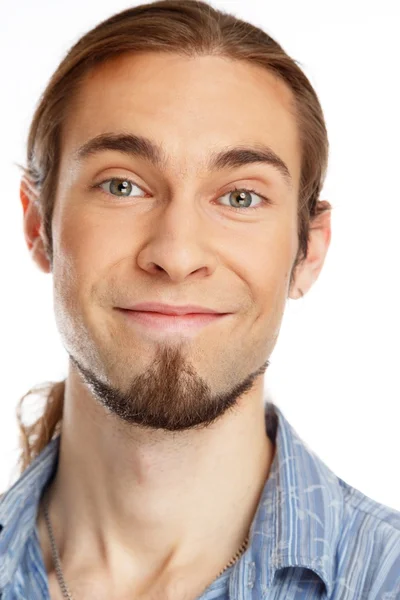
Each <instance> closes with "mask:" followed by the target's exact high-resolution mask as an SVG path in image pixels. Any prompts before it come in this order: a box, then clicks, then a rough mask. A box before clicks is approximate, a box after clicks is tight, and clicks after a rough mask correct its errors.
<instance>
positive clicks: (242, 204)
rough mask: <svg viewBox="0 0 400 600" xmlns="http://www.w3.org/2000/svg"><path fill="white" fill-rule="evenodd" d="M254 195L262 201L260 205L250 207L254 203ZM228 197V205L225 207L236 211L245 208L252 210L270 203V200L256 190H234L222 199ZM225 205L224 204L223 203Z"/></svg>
mask: <svg viewBox="0 0 400 600" xmlns="http://www.w3.org/2000/svg"><path fill="white" fill-rule="evenodd" d="M252 194H255V195H256V196H258V198H259V199H260V201H259V203H258V204H257V205H256V206H250V204H251V203H252V201H253V200H252ZM225 197H228V203H227V204H225V206H228V207H229V208H232V209H234V210H242V209H244V208H248V209H250V210H253V209H256V208H259V206H260V205H263V204H265V203H266V202H268V199H267V198H265V197H264V196H262V195H261V194H258V193H257V192H256V191H255V190H252V189H247V188H234V189H233V190H231V191H230V192H228V193H227V194H224V196H221V198H225ZM223 204H224V203H223Z"/></svg>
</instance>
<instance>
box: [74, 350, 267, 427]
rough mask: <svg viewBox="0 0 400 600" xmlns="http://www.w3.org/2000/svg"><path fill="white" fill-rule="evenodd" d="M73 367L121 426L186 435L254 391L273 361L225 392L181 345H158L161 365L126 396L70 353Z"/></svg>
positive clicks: (139, 377) (144, 375) (133, 385)
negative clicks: (200, 372) (200, 370)
mask: <svg viewBox="0 0 400 600" xmlns="http://www.w3.org/2000/svg"><path fill="white" fill-rule="evenodd" d="M69 357H70V359H71V361H72V363H73V364H74V365H75V367H76V369H77V371H78V373H79V374H80V376H81V377H82V379H83V381H84V383H85V384H86V385H87V387H88V388H89V390H90V391H91V393H92V394H93V396H94V397H95V399H97V401H99V402H100V403H101V405H102V406H104V407H105V408H106V409H107V410H108V411H109V413H111V414H113V415H115V416H116V417H117V418H118V419H119V420H120V421H122V422H124V423H128V424H135V425H140V426H141V427H143V428H146V429H152V430H156V429H158V430H165V431H186V430H192V429H202V428H205V427H208V426H209V425H211V424H212V423H214V422H215V421H217V420H218V419H219V418H220V417H222V415H224V414H225V413H226V412H227V411H228V410H232V409H234V408H235V407H236V405H237V403H238V400H239V399H240V398H241V397H242V396H243V395H244V394H245V393H246V392H248V391H250V390H251V389H252V388H253V386H254V383H255V381H256V380H257V378H258V377H260V376H262V375H263V374H264V373H265V371H266V369H267V367H268V366H269V361H268V360H267V361H265V363H264V364H262V365H261V367H259V368H258V369H257V370H255V371H253V372H251V373H249V374H248V375H247V376H246V377H244V378H242V380H241V381H239V382H238V383H236V384H235V385H232V387H230V388H229V389H227V390H225V391H224V392H221V393H214V394H213V393H212V390H211V387H210V385H209V384H208V383H207V382H206V381H205V380H204V379H203V378H202V377H200V376H199V375H198V373H197V372H196V370H195V369H194V368H193V366H192V364H191V363H190V362H189V361H187V360H186V358H185V355H184V353H183V351H182V349H181V348H180V347H179V346H173V347H171V346H165V345H164V346H162V345H160V346H158V347H157V351H156V357H155V360H154V361H153V362H152V364H151V365H150V366H149V367H148V368H147V369H146V370H145V371H144V372H143V373H141V374H139V375H135V376H134V377H133V379H132V380H131V382H130V384H129V386H128V388H127V390H126V391H123V390H121V389H119V388H118V387H116V386H113V385H112V384H110V383H105V382H104V381H103V380H102V379H100V377H98V375H96V373H95V372H94V371H92V370H90V369H88V368H86V367H85V366H84V365H82V364H81V362H80V361H78V360H77V359H76V358H75V357H74V356H72V355H71V354H70V353H69Z"/></svg>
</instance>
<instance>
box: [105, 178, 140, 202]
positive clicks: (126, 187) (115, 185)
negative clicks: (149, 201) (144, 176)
mask: <svg viewBox="0 0 400 600" xmlns="http://www.w3.org/2000/svg"><path fill="white" fill-rule="evenodd" d="M98 187H100V188H102V189H103V190H104V191H105V192H108V193H109V194H112V195H113V196H119V197H120V198H132V197H135V195H137V194H131V192H132V191H134V189H135V188H136V189H138V190H140V191H142V192H143V190H142V189H141V188H140V187H139V186H138V185H136V184H135V183H134V182H133V181H131V179H128V178H127V177H124V178H123V179H120V178H118V177H112V178H111V179H106V180H105V181H102V182H101V183H99V184H98ZM143 193H144V192H143Z"/></svg>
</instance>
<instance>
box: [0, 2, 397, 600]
mask: <svg viewBox="0 0 400 600" xmlns="http://www.w3.org/2000/svg"><path fill="white" fill-rule="evenodd" d="M152 6H153V9H152V8H151V7H152ZM147 9H148V12H146V9H145V7H144V6H143V7H137V8H136V9H132V10H131V11H126V13H124V16H123V17H122V16H118V15H117V16H116V17H115V20H114V21H113V20H112V19H110V21H109V22H108V24H106V25H103V26H100V28H99V29H97V30H95V31H94V32H92V34H91V36H89V37H85V38H84V39H83V40H82V41H81V42H80V45H78V46H76V47H75V49H74V51H73V52H72V54H71V55H70V56H69V57H67V59H65V60H66V62H64V63H63V65H62V66H61V67H60V69H59V71H58V74H57V75H56V76H55V77H54V78H53V79H52V82H51V84H50V88H49V89H48V90H47V92H46V94H45V95H44V98H43V100H42V104H41V105H40V107H39V109H38V112H37V114H36V117H35V120H34V125H33V126H32V128H31V134H30V151H29V152H28V160H29V161H31V164H30V166H29V169H28V170H27V174H26V176H25V177H24V178H23V180H22V183H21V201H22V205H23V209H24V230H25V236H26V241H27V245H28V247H29V249H30V250H31V253H32V258H33V259H34V261H35V263H36V264H37V265H38V266H39V267H40V268H41V269H42V270H43V271H44V272H48V273H50V272H51V273H52V275H53V281H54V306H55V315H56V320H57V325H58V328H59V331H60V334H61V336H62V339H63V343H64V345H65V347H66V349H67V351H68V354H69V357H70V363H69V372H68V377H67V379H66V382H65V389H64V388H63V394H62V401H63V404H62V421H61V430H60V435H57V436H55V437H53V439H51V441H50V439H49V440H48V443H47V442H46V444H45V445H44V447H43V448H42V449H41V451H40V453H39V454H38V456H36V457H35V459H34V460H32V461H31V463H30V464H29V465H27V468H26V470H25V471H24V473H23V474H22V475H21V477H20V479H19V480H18V481H17V482H16V483H15V484H14V486H13V487H12V488H11V489H10V490H8V491H7V493H6V494H5V495H4V496H3V498H2V500H1V504H0V524H1V527H0V528H1V529H2V533H1V534H0V557H1V560H0V564H1V570H0V590H1V592H2V600H11V599H13V600H14V599H16V598H29V599H30V600H36V599H39V598H40V599H43V598H44V599H46V600H47V599H48V598H52V599H61V598H72V597H73V598H74V599H75V600H79V599H85V600H92V599H96V600H102V599H103V598H107V599H111V598H112V599H113V600H122V599H128V598H134V599H135V600H142V599H145V598H146V599H151V600H153V599H154V600H155V599H163V600H172V599H173V600H194V599H195V598H201V599H202V600H211V599H216V598H218V599H223V600H226V599H228V598H231V599H232V600H233V599H239V598H240V599H243V600H250V599H262V598H271V599H272V598H274V599H279V600H282V599H283V598H285V599H286V600H292V599H293V600H294V599H300V598H304V599H305V598H307V599H314V598H315V599H316V598H332V599H337V600H338V599H339V598H340V599H341V600H344V599H349V600H350V599H352V600H354V599H356V598H368V599H369V600H378V599H379V600H383V599H384V598H386V600H387V599H388V598H396V597H398V596H397V594H398V593H399V591H400V552H399V544H400V519H399V517H400V515H399V513H397V512H396V511H394V510H392V509H390V508H388V507H385V506H384V505H381V504H378V503H377V502H375V501H373V500H371V499H369V498H367V497H366V496H364V495H363V494H362V493H361V492H359V491H358V490H356V489H354V488H352V487H351V486H349V485H348V484H347V483H345V482H344V481H342V480H341V479H339V478H338V477H336V476H335V475H334V474H333V473H332V472H331V471H330V470H329V469H328V467H327V466H326V465H324V464H323V463H322V461H321V460H320V459H319V458H318V457H317V456H315V454H313V453H312V451H311V450H309V449H307V447H306V445H305V444H304V443H303V442H302V440H300V438H299V437H298V436H297V434H296V432H295V431H294V430H293V429H292V427H291V426H290V425H289V423H288V422H287V420H286V419H285V417H284V415H283V413H282V412H281V411H280V410H279V408H278V407H277V406H275V405H274V404H272V403H271V402H265V398H264V374H265V371H266V369H267V366H268V358H269V357H270V355H271V352H272V350H273V348H274V346H275V343H276V340H277V336H278V333H279V329H280V324H281V321H282V317H283V312H284V307H285V303H286V300H287V298H291V299H297V298H299V297H301V296H302V295H304V294H305V293H306V292H307V291H308V290H309V289H310V288H311V286H312V285H313V283H314V282H315V281H316V280H317V278H318V275H319V273H320V271H321V269H322V266H323V263H324V260H325V257H326V253H327V251H328V247H329V242H330V237H331V227H330V211H329V208H330V205H329V204H328V203H327V202H325V203H322V202H320V201H319V202H320V204H319V205H318V206H319V208H320V209H322V210H320V212H315V211H314V212H312V211H311V214H312V219H311V224H310V228H309V235H308V236H307V242H308V243H307V252H306V255H305V256H303V257H302V260H298V258H299V248H300V244H299V227H298V225H299V221H298V219H299V197H301V190H302V175H304V172H305V171H304V169H305V163H306V161H305V160H304V156H305V154H304V152H305V150H304V149H305V146H304V137H303V134H302V131H301V129H300V128H299V127H300V126H299V120H298V119H297V116H298V113H296V112H295V111H293V106H294V91H293V89H291V88H290V86H289V85H288V83H287V82H285V81H284V80H283V79H282V77H277V76H276V74H274V73H273V72H272V71H271V70H268V69H266V68H264V67H262V66H260V65H257V64H255V63H254V64H251V63H250V61H249V60H247V62H246V61H245V60H240V59H238V58H236V59H234V58H232V56H229V54H228V52H226V53H225V54H224V52H223V51H220V53H219V54H218V52H211V51H208V52H207V51H203V52H200V51H198V52H197V54H195V53H192V54H190V53H189V52H187V54H186V55H185V53H184V52H178V51H177V50H176V51H171V46H170V45H171V44H173V43H175V44H176V47H178V46H177V45H178V43H180V44H181V46H182V48H185V49H187V46H184V43H185V44H188V43H189V42H188V41H187V40H189V36H188V35H187V31H186V30H184V27H187V28H189V26H190V23H192V21H190V19H192V20H193V23H194V19H195V16H194V15H195V12H196V11H197V13H196V14H197V15H198V17H196V18H198V20H199V23H198V24H197V25H198V27H200V26H201V27H203V28H205V27H206V25H205V24H204V23H207V27H209V29H208V30H207V31H209V32H210V31H211V25H212V27H215V24H216V20H215V15H218V12H215V11H214V12H213V11H212V10H211V7H209V6H207V5H206V4H202V3H179V2H176V1H168V2H165V3H164V2H158V3H155V4H154V5H149V6H148V7H147ZM141 10H142V11H143V15H144V16H141V15H142V13H141V12H140V11H141ZM152 11H154V12H152ZM157 11H159V12H157ZM163 11H165V12H163ZM168 11H169V12H168ZM219 14H220V15H221V14H222V13H219ZM160 15H161V16H160ZM177 15H178V16H177ZM201 15H202V19H204V21H202V22H201V23H200V16H201ZM207 15H208V16H207ZM145 18H147V19H148V21H146V23H144V22H141V21H140V19H145ZM230 18H231V17H230ZM135 19H136V21H135ZM174 19H175V22H174V21H173V20H174ZM206 19H208V21H207V20H206ZM213 19H214V20H213ZM231 19H232V18H231ZM135 23H136V25H137V30H134V29H132V30H131V33H132V34H131V35H130V36H127V37H126V38H124V40H125V42H124V43H126V44H128V43H130V44H133V43H135V44H137V48H139V43H142V44H145V39H146V41H147V43H148V44H150V42H151V43H153V42H154V44H156V41H157V40H160V39H162V40H164V39H168V44H170V45H168V51H162V50H160V49H158V51H153V50H150V47H149V51H148V52H142V51H137V52H134V51H129V52H126V51H125V50H124V48H125V46H124V44H123V42H122V33H121V31H122V28H123V27H125V28H128V25H129V27H132V28H134V27H135V26H136V25H135ZM183 23H184V24H183ZM221 23H222V21H221ZM229 23H230V24H231V25H230V30H229V31H230V34H232V33H233V31H234V30H235V29H234V27H233V25H234V24H235V23H236V25H237V24H238V23H239V21H235V20H233V21H232V20H231V21H229ZM210 24H211V25H210ZM248 27H249V28H251V26H250V25H248ZM118 28H119V29H118ZM146 28H147V29H146ZM157 28H158V29H157ZM255 30H256V29H255V28H252V29H249V31H251V32H253V31H255ZM191 31H192V32H193V36H195V35H198V36H199V39H200V35H201V34H200V33H199V31H200V29H197V28H196V27H194V25H193V28H192V30H191ZM213 31H214V35H215V36H217V33H215V32H216V31H217V30H216V29H214V30H213ZM221 31H225V35H228V34H227V30H224V29H223V26H222V24H221V28H220V29H219V30H218V35H221ZM235 31H236V30H235ZM168 32H169V33H168ZM118 35H119V36H120V38H118V39H119V42H118V43H119V44H120V47H119V51H118V52H114V53H113V54H112V55H111V50H110V48H111V46H112V44H116V43H117V42H116V41H115V39H116V38H117V37H118ZM168 35H169V36H170V38H168ZM237 35H238V38H237V44H238V45H237V47H238V48H239V44H240V43H243V44H245V43H247V42H244V41H243V42H242V41H240V40H243V39H244V36H243V32H241V31H240V29H239V30H238V33H237ZM113 36H114V37H113ZM140 36H142V37H140ZM152 36H153V37H152ZM157 36H158V37H157ZM162 36H165V37H164V38H163V37H162ZM173 36H175V37H173ZM179 36H181V38H179ZM139 38H140V39H139ZM178 38H179V39H180V41H179V42H178V41H176V40H177V39H178ZM204 39H206V38H205V37H204V38H203V41H204ZM210 39H212V38H210ZM215 39H217V37H215ZM215 39H212V42H213V43H214V42H215ZM218 39H219V38H218ZM99 40H100V41H101V44H103V46H101V48H100V41H99ZM127 40H128V41H127ZM140 40H142V41H141V42H140ZM149 40H150V41H149ZM190 43H193V44H194V42H193V40H191V42H190ZM197 43H199V42H198V41H197ZM210 43H211V42H210ZM248 43H249V44H250V43H253V42H251V41H249V42H248ZM254 43H255V42H254ZM274 43H275V42H274ZM160 44H161V42H160ZM258 44H260V46H262V44H264V46H265V47H266V44H265V40H264V41H263V40H261V39H260V40H259V41H258ZM143 47H144V46H143ZM204 47H205V46H204ZM243 47H244V46H241V48H242V49H243ZM105 48H107V49H108V50H107V51H109V52H110V55H109V56H108V57H107V60H102V61H101V60H100V58H99V57H100V56H101V52H104V53H105V52H106V50H105ZM210 48H211V46H210ZM274 48H275V49H276V48H278V49H279V47H278V46H277V45H276V47H274ZM130 50H132V48H130ZM139 50H140V48H139ZM266 51H267V50H265V52H266ZM274 51H275V50H274ZM85 52H86V55H87V56H89V55H91V56H95V57H96V60H97V59H98V61H99V62H98V63H97V64H95V65H94V66H93V64H92V67H91V69H90V70H87V71H84V70H82V71H79V69H81V64H83V62H84V60H86V59H85ZM280 52H281V53H282V59H283V57H284V55H283V51H282V50H281V49H280ZM104 56H105V54H104ZM271 60H272V59H271ZM285 60H286V61H289V60H290V59H289V58H288V57H287V56H286V58H285ZM68 61H69V63H68ZM74 61H75V62H74ZM288 64H289V62H288ZM292 68H293V69H294V68H295V67H293V64H292ZM73 69H75V71H73ZM296 69H298V67H296ZM73 72H74V73H76V76H75V75H74V79H73V83H74V85H76V87H75V88H73V93H72V92H67V87H66V86H67V83H65V82H67V81H69V84H71V85H72V83H71V81H72V78H73V76H72V73H73ZM293 72H295V71H293ZM296 73H297V76H298V77H299V78H301V77H302V76H301V74H300V70H299V69H298V71H296ZM68 77H69V78H70V79H68ZM301 81H302V85H303V86H307V85H308V84H307V83H306V81H305V78H304V79H303V80H301ZM69 84H68V85H69ZM62 85H64V87H62ZM57 86H58V87H57ZM71 89H72V88H71ZM304 89H305V88H304ZM308 89H309V88H308ZM310 98H311V96H310ZM57 102H58V103H59V104H60V103H62V102H65V107H66V112H65V114H64V115H63V118H59V119H58V118H56V117H54V118H49V117H48V116H46V115H47V113H46V111H47V110H48V111H50V110H53V111H56V109H57V106H58V105H57ZM312 102H313V103H314V104H313V106H314V108H313V110H315V114H319V113H318V104H317V101H316V99H315V98H314V100H312ZM310 103H311V100H310ZM299 106H300V105H299ZM306 108H307V107H305V106H304V105H303V109H304V110H305V109H306ZM310 110H311V109H310ZM48 114H50V113H48ZM54 114H56V112H54ZM310 114H311V113H310ZM56 122H58V123H59V130H56V129H54V131H53V130H52V127H53V126H54V127H55V125H54V123H56ZM320 123H321V126H320V127H319V130H318V131H319V134H318V135H320V138H319V139H321V140H323V139H324V138H323V135H324V134H323V131H324V130H323V127H322V120H321V121H320ZM309 127H312V124H311V121H310V124H309ZM57 131H58V133H59V134H60V137H59V138H56V133H57ZM308 131H310V129H308ZM321 132H322V133H321ZM40 136H41V137H40ZM36 138H37V139H41V142H40V143H41V144H42V146H40V144H39V142H35V143H36V145H35V143H34V140H35V139H36ZM56 139H58V142H59V143H56V142H55V140H56ZM315 139H318V136H316V137H315ZM322 143H323V142H321V144H322ZM45 144H48V146H46V145H45ZM50 144H53V146H51V145H50ZM41 148H42V150H41ZM43 148H52V150H51V151H50V150H47V151H44V150H43ZM310 148H311V146H310ZM57 152H59V154H57ZM56 156H57V157H58V158H57V159H56V158H55V157H56ZM307 156H308V157H309V156H310V151H308V153H307ZM316 156H318V153H317V152H316ZM321 156H322V157H323V153H322V154H321ZM315 160H317V159H315ZM321 160H322V163H323V159H321ZM35 161H36V163H35ZM46 161H47V162H46ZM52 161H53V162H52ZM309 162H310V164H311V162H312V161H309ZM322 163H321V164H322ZM315 164H316V163H315ZM315 164H314V167H315ZM35 165H36V166H35ZM38 165H39V166H38ZM35 169H36V170H37V172H38V175H37V176H35V175H34V173H35ZM40 169H42V171H43V172H41V171H40ZM46 169H47V171H46ZM41 173H42V174H41ZM43 173H44V175H43ZM51 176H54V177H56V178H55V179H53V180H52V181H53V183H52V184H50V183H49V181H51ZM310 177H311V176H310ZM310 181H311V179H310ZM310 187H311V186H310ZM315 189H317V192H318V191H319V188H315ZM49 199H50V200H51V201H52V202H53V203H54V206H53V207H52V212H51V218H50V219H47V220H46V218H45V215H46V214H48V213H46V206H47V204H46V202H47V203H49V202H50V200H49ZM314 208H315V207H314ZM47 234H49V235H47ZM46 236H47V237H46ZM50 236H51V237H50ZM49 240H50V241H49ZM49 411H50V409H49ZM46 414H47V415H49V414H50V412H48V413H46ZM46 418H47V417H46ZM50 421H51V419H50V417H49V420H48V422H47V423H49V422H50ZM55 421H56V419H53V421H52V423H53V424H52V425H51V427H52V428H53V426H54V423H55Z"/></svg>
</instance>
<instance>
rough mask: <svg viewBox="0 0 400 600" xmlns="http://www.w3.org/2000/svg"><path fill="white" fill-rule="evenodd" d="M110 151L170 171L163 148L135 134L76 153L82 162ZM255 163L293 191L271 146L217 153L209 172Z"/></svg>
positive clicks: (103, 137)
mask: <svg viewBox="0 0 400 600" xmlns="http://www.w3.org/2000/svg"><path fill="white" fill-rule="evenodd" d="M107 150H115V151H117V152H122V153H123V154H127V155H128V156H132V157H141V158H144V159H145V160H148V161H149V162H150V163H151V164H152V165H154V166H155V167H157V168H159V169H161V170H166V165H167V159H166V155H165V153H164V151H163V149H162V147H161V146H159V145H158V144H156V143H154V142H153V141H152V140H150V139H149V138H146V137H144V136H140V135H134V134H132V133H129V134H126V133H117V134H108V133H103V134H100V135H98V136H96V137H94V138H91V139H90V140H88V141H87V142H85V144H83V145H82V146H80V147H79V148H78V149H77V150H76V152H75V153H74V158H75V159H76V160H78V161H81V160H84V159H86V158H87V157H89V156H93V155H95V154H98V153H100V152H104V151H107ZM252 163H264V164H268V165H270V166H272V167H273V168H274V169H276V170H277V171H278V172H279V174H280V175H281V177H282V178H283V180H284V182H285V184H286V185H287V187H288V188H289V189H290V190H291V189H292V188H293V180H292V177H291V175H290V171H289V169H288V167H287V165H286V163H285V162H284V161H283V160H282V159H281V158H280V156H278V155H277V154H276V152H275V151H274V150H273V149H272V148H270V147H269V146H267V145H265V144H262V143H256V144H254V145H251V146H237V147H234V148H227V149H223V150H220V151H218V152H213V153H212V154H211V156H210V158H209V161H208V170H209V171H218V170H222V169H227V168H237V167H241V166H243V165H248V164H252Z"/></svg>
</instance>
